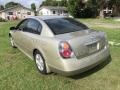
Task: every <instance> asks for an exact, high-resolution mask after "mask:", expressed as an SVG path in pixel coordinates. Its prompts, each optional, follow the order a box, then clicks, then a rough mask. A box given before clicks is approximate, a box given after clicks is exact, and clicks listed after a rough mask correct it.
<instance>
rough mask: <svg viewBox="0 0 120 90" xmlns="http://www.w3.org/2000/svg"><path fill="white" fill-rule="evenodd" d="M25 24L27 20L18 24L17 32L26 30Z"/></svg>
mask: <svg viewBox="0 0 120 90" xmlns="http://www.w3.org/2000/svg"><path fill="white" fill-rule="evenodd" d="M27 22H28V20H27V19H25V20H23V21H21V22H20V23H19V24H18V26H17V28H18V29H19V30H24V29H26V28H27Z"/></svg>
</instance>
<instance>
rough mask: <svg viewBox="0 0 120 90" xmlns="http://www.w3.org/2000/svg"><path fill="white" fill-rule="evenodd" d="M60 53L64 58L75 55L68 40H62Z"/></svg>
mask: <svg viewBox="0 0 120 90" xmlns="http://www.w3.org/2000/svg"><path fill="white" fill-rule="evenodd" d="M59 53H60V55H61V57H63V58H71V57H73V55H74V53H73V51H72V49H71V47H70V45H69V44H68V43H67V42H60V44H59Z"/></svg>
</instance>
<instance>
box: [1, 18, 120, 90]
mask: <svg viewBox="0 0 120 90" xmlns="http://www.w3.org/2000/svg"><path fill="white" fill-rule="evenodd" d="M95 21H97V23H99V22H104V23H106V24H113V25H116V24H119V25H120V22H117V23H116V22H114V21H112V20H110V21H108V20H107V21H106V20H97V19H94V20H92V19H85V20H84V19H82V20H81V22H83V23H87V24H88V25H90V27H91V28H93V29H97V30H101V31H104V32H106V33H107V35H108V39H109V40H110V41H116V42H119V43H120V28H109V27H108V28H105V27H100V26H99V27H98V26H97V25H94V23H95ZM91 22H94V23H91ZM16 23H17V22H16V21H14V22H0V90H120V46H111V47H110V50H111V57H112V61H111V62H109V63H108V64H101V65H99V66H97V67H95V68H94V69H92V70H89V71H87V72H85V73H82V74H79V75H77V76H73V77H65V76H61V75H58V74H54V73H52V74H50V75H41V74H40V73H39V72H38V71H37V69H36V66H35V64H34V62H33V61H32V60H30V59H29V58H28V57H27V56H25V55H24V54H23V53H22V52H20V51H19V50H18V49H13V48H11V47H10V43H9V38H8V32H9V27H10V26H14V25H16ZM115 23H116V24H115Z"/></svg>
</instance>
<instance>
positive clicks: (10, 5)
mask: <svg viewBox="0 0 120 90" xmlns="http://www.w3.org/2000/svg"><path fill="white" fill-rule="evenodd" d="M17 5H21V4H19V3H15V2H9V3H7V4H5V8H9V7H13V6H17Z"/></svg>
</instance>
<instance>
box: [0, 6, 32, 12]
mask: <svg viewBox="0 0 120 90" xmlns="http://www.w3.org/2000/svg"><path fill="white" fill-rule="evenodd" d="M17 7H22V8H24V9H27V10H29V11H32V12H33V10H31V9H29V8H26V7H24V6H22V5H17V6H14V7H9V8H6V9H4V10H1V11H0V12H5V11H8V10H11V9H14V8H17Z"/></svg>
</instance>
